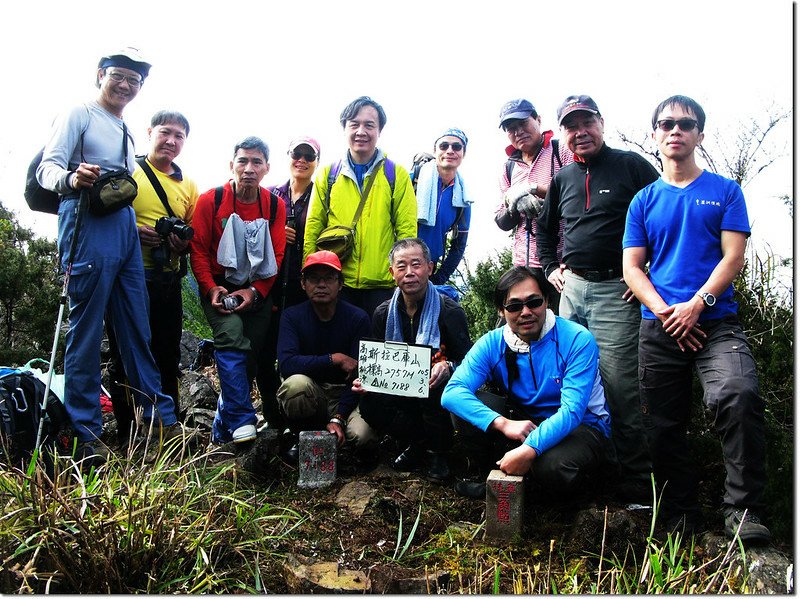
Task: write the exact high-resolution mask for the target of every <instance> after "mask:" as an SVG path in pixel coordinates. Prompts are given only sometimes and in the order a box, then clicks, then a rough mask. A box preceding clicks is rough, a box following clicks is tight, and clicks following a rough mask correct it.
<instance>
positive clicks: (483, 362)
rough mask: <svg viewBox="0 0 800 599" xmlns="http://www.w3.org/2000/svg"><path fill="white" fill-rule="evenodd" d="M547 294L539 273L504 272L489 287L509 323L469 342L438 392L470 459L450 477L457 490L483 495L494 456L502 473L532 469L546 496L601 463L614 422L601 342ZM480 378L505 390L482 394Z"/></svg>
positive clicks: (566, 490)
mask: <svg viewBox="0 0 800 599" xmlns="http://www.w3.org/2000/svg"><path fill="white" fill-rule="evenodd" d="M548 292H549V287H548V283H547V281H546V280H545V278H544V275H543V274H542V273H541V271H538V270H533V269H531V268H529V267H526V266H515V267H513V268H512V269H511V270H509V271H507V272H506V273H505V274H504V275H503V276H502V277H501V278H500V281H499V282H498V283H497V286H496V287H495V291H494V303H495V306H496V308H497V311H498V313H499V314H500V316H502V317H504V318H505V320H506V324H505V325H504V326H503V327H502V328H498V329H494V330H492V331H490V332H488V333H487V334H485V335H484V336H483V337H481V338H480V339H479V340H478V341H477V342H476V343H475V345H474V346H473V347H472V349H471V350H470V351H469V353H467V356H466V357H465V358H464V361H463V362H462V363H461V365H460V366H459V367H458V368H457V369H456V370H455V372H454V373H453V375H452V377H451V378H450V382H449V383H448V384H447V387H446V388H445V390H444V394H443V395H442V405H443V406H444V407H445V408H446V409H448V410H449V411H450V412H452V413H453V414H454V415H455V416H456V418H454V419H453V420H454V424H455V427H456V430H457V431H458V434H459V436H462V438H463V439H464V449H465V452H466V457H467V458H468V460H469V466H468V473H467V474H468V478H467V479H465V480H460V481H458V482H457V483H456V492H458V493H459V494H461V495H465V496H468V497H476V498H477V497H483V496H484V495H485V489H486V487H485V482H484V481H485V479H486V475H487V474H488V472H489V470H490V469H491V468H492V466H493V464H492V462H494V461H495V460H497V461H496V465H497V466H499V468H500V470H502V471H503V472H505V473H506V474H515V475H524V474H526V473H528V472H530V474H531V478H532V482H534V483H535V484H536V485H537V493H539V492H541V493H542V494H547V495H548V496H550V497H552V498H556V497H565V496H568V495H571V494H573V493H574V492H575V491H576V490H577V489H578V488H580V487H581V486H583V485H584V484H585V483H586V482H587V480H588V479H589V478H590V475H592V474H594V473H596V472H597V471H599V469H600V468H601V467H602V466H603V465H604V464H605V462H606V459H607V451H608V450H609V434H610V430H611V429H610V419H609V414H608V406H607V405H606V399H605V395H604V394H603V386H602V384H601V382H600V373H599V370H598V359H599V358H598V349H597V343H596V342H595V340H594V338H593V337H592V335H591V333H589V331H588V330H587V329H585V328H584V327H583V326H581V325H579V324H577V323H574V322H571V321H569V320H565V319H563V318H561V317H558V316H555V314H553V312H552V311H551V310H549V309H548V306H547V296H548ZM485 383H492V384H493V385H494V387H495V388H496V389H502V390H503V391H504V393H505V396H504V397H501V396H498V395H494V394H492V393H488V392H483V391H482V392H480V393H479V392H478V389H479V388H480V387H481V386H482V385H484V384H485ZM496 441H500V443H496ZM493 442H495V443H494V445H495V446H498V447H501V448H502V450H500V451H497V452H496V455H493V454H492V449H491V447H492V445H493ZM502 451H505V453H504V454H503V455H502V457H500V454H501V453H502ZM498 457H499V458H500V459H499V460H498V459H497V458H498Z"/></svg>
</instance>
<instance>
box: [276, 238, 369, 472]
mask: <svg viewBox="0 0 800 599" xmlns="http://www.w3.org/2000/svg"><path fill="white" fill-rule="evenodd" d="M343 284H344V277H343V276H342V265H341V262H340V261H339V258H338V257H337V256H336V254H334V253H333V252H327V251H319V252H314V253H313V254H309V256H308V257H307V258H306V261H305V264H304V265H303V270H302V271H301V274H300V285H301V286H302V288H303V290H304V291H305V292H306V295H308V301H307V302H303V303H301V304H298V305H296V306H291V307H289V308H286V310H285V311H284V312H283V315H282V316H281V324H280V329H279V331H280V332H279V333H278V365H279V367H280V372H281V376H283V378H284V381H283V384H282V385H281V386H280V388H279V389H278V394H277V395H278V405H279V406H280V408H281V410H283V412H284V414H285V415H286V419H287V421H288V422H289V429H290V430H291V432H292V434H293V436H295V437H296V436H297V434H298V433H299V432H300V431H303V430H320V429H327V430H328V431H329V432H331V433H334V434H335V435H336V438H337V440H338V443H339V445H340V446H341V445H343V444H344V442H345V439H347V440H348V441H351V442H352V443H353V444H354V445H355V446H356V449H357V450H358V448H360V447H363V446H364V444H366V443H367V442H368V441H371V440H373V437H374V435H373V434H372V432H371V431H370V429H369V427H368V426H367V424H366V423H365V422H364V421H363V420H362V419H361V417H360V415H359V412H358V396H357V395H356V394H355V393H353V391H352V390H351V388H350V383H351V382H352V381H353V379H354V378H355V377H356V375H357V373H358V360H357V358H358V346H359V341H360V340H361V339H365V338H367V337H369V335H370V320H369V316H368V315H367V313H366V312H364V310H362V309H361V308H358V307H356V306H354V305H352V304H349V303H347V302H346V301H344V300H340V299H339V292H340V291H341V290H342V285H343ZM297 457H298V448H297V444H296V443H295V444H294V445H293V446H292V447H291V448H290V449H289V450H288V452H287V453H286V454H285V455H284V458H286V459H287V460H291V461H296V460H297Z"/></svg>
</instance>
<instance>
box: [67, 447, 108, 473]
mask: <svg viewBox="0 0 800 599" xmlns="http://www.w3.org/2000/svg"><path fill="white" fill-rule="evenodd" d="M110 455H111V452H110V451H109V449H108V447H106V445H105V444H104V443H102V442H101V441H82V442H80V443H78V445H77V446H76V447H75V453H74V454H73V456H72V459H73V460H75V462H78V463H80V466H81V468H84V467H85V468H86V469H87V470H88V469H89V468H91V467H92V466H94V467H95V468H99V467H100V466H102V465H103V464H105V463H106V462H107V461H108V457H109V456H110Z"/></svg>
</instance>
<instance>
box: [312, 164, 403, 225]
mask: <svg viewBox="0 0 800 599" xmlns="http://www.w3.org/2000/svg"><path fill="white" fill-rule="evenodd" d="M341 170H342V161H341V160H337V161H336V162H334V163H333V164H332V165H331V170H329V171H328V190H327V191H326V192H325V203H324V206H325V212H326V213H330V211H331V188H332V187H333V184H334V183H336V179H337V178H338V177H339V172H340V171H341ZM383 173H384V174H385V175H386V180H387V181H388V182H389V189H390V190H391V193H392V210H391V213H392V219H394V182H395V180H396V179H397V174H396V173H395V170H394V162H392V161H391V160H389V159H388V158H386V159H385V160H384V161H383ZM415 190H416V188H415ZM392 222H394V220H393V221H392Z"/></svg>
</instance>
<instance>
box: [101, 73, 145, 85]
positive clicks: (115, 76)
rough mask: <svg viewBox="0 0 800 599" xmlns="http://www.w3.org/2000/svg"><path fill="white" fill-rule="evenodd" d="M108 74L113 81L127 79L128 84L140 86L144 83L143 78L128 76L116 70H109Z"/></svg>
mask: <svg viewBox="0 0 800 599" xmlns="http://www.w3.org/2000/svg"><path fill="white" fill-rule="evenodd" d="M106 74H107V75H108V76H109V77H110V78H111V81H115V82H116V83H122V82H123V81H127V82H128V85H130V86H131V87H139V86H140V85H141V84H142V80H141V79H140V78H139V77H134V76H133V75H131V76H127V75H123V74H122V73H117V72H115V71H108V72H107V73H106Z"/></svg>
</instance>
